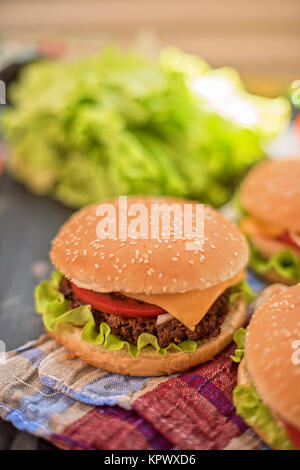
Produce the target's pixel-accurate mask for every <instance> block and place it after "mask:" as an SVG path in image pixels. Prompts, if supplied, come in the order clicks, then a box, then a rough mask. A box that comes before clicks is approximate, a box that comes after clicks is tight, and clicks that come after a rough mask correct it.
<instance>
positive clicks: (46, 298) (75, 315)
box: [34, 271, 200, 357]
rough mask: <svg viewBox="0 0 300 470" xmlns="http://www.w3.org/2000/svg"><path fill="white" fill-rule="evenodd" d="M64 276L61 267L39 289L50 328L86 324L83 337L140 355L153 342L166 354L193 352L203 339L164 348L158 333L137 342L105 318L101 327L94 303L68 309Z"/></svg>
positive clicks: (39, 309)
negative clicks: (115, 329)
mask: <svg viewBox="0 0 300 470" xmlns="http://www.w3.org/2000/svg"><path fill="white" fill-rule="evenodd" d="M61 277H62V275H61V274H60V273H59V272H58V271H54V273H53V274H52V279H50V280H47V281H43V282H41V283H40V284H39V285H38V286H37V287H36V289H35V294H34V295H35V305H36V311H37V313H39V314H41V315H43V322H44V325H45V327H46V328H47V330H49V331H54V330H55V328H56V327H57V325H60V324H64V323H71V324H72V325H75V326H78V327H81V328H82V333H81V337H82V339H83V341H86V342H87V343H92V344H99V345H102V346H103V347H104V348H105V349H108V350H110V351H115V350H119V349H122V348H124V347H126V348H127V350H128V352H129V353H130V354H131V355H132V356H133V357H137V356H138V355H139V353H140V351H141V350H142V349H143V348H145V347H147V346H152V347H153V348H154V349H155V351H156V352H157V353H158V354H162V355H165V354H166V353H167V351H184V352H188V353H193V352H195V350H196V348H197V346H198V344H200V342H196V341H191V340H186V341H182V342H181V343H179V344H174V343H171V344H170V345H169V346H168V347H166V348H161V347H160V346H159V344H158V341H157V338H156V337H155V336H154V335H151V334H149V333H142V334H141V335H140V336H139V337H138V341H137V345H134V344H131V343H129V342H128V341H123V340H122V339H120V338H118V337H117V336H116V335H114V334H112V333H111V330H110V327H109V326H108V325H107V324H106V323H104V322H103V323H101V325H100V328H99V329H97V328H96V325H95V321H94V317H93V315H92V312H91V306H90V305H82V306H80V307H77V308H74V309H72V310H68V304H69V302H68V301H67V300H66V299H65V297H64V296H63V294H62V293H61V292H59V290H58V289H59V282H60V279H61Z"/></svg>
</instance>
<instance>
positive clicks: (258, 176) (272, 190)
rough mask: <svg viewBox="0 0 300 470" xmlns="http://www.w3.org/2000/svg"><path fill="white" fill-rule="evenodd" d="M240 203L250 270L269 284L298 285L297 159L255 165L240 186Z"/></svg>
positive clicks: (299, 181)
mask: <svg viewBox="0 0 300 470" xmlns="http://www.w3.org/2000/svg"><path fill="white" fill-rule="evenodd" d="M240 201H241V205H242V208H243V209H244V210H245V211H246V213H247V214H246V215H245V216H244V217H243V219H242V220H241V223H240V228H241V230H242V231H243V232H244V234H245V235H246V236H247V237H248V239H249V242H250V245H251V256H250V267H251V268H252V269H253V270H254V271H255V272H257V273H258V274H259V275H261V276H262V277H263V278H265V279H267V280H269V281H271V282H277V281H278V282H284V283H285V284H295V283H297V282H299V281H300V158H297V159H296V158H295V159H290V160H281V161H267V162H263V163H261V164H259V165H257V166H256V167H255V168H253V169H252V170H251V171H250V172H249V173H248V175H247V176H246V178H245V180H244V181H243V183H242V186H241V192H240Z"/></svg>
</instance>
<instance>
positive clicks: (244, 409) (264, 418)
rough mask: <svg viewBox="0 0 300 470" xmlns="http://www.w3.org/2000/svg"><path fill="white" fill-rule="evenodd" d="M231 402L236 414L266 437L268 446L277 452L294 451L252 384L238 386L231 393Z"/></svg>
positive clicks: (283, 431)
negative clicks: (277, 450)
mask: <svg viewBox="0 0 300 470" xmlns="http://www.w3.org/2000/svg"><path fill="white" fill-rule="evenodd" d="M233 401H234V405H235V407H236V410H237V413H238V414H239V415H240V416H242V418H243V419H244V420H245V422H246V423H247V424H248V425H249V426H257V427H258V428H259V429H260V430H261V431H262V432H263V433H264V435H265V436H266V438H267V440H268V444H269V445H271V446H272V447H274V448H275V449H279V450H293V449H294V446H293V444H292V443H291V441H290V439H289V437H288V435H287V434H286V432H285V430H284V429H283V428H282V427H281V426H280V425H279V424H278V423H277V421H276V419H275V418H274V416H273V415H272V413H271V411H270V409H269V408H268V407H267V406H266V405H264V403H263V402H262V400H261V398H260V396H259V395H258V393H257V391H256V389H255V387H254V386H253V384H251V385H238V386H237V387H236V388H235V389H234V391H233Z"/></svg>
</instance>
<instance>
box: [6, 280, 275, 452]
mask: <svg viewBox="0 0 300 470" xmlns="http://www.w3.org/2000/svg"><path fill="white" fill-rule="evenodd" d="M251 281H252V282H251V284H252V287H253V288H254V289H258V288H260V287H261V285H260V284H257V281H255V280H254V278H253V279H251ZM233 351H234V345H231V346H229V348H227V350H226V351H224V352H223V353H222V354H220V355H219V356H217V358H216V359H215V360H213V361H210V362H208V363H206V364H203V365H201V366H198V367H196V368H194V369H192V370H190V371H188V372H186V373H182V374H176V375H173V376H170V377H155V378H154V377H150V378H149V377H129V376H123V375H119V374H112V373H108V372H106V371H103V370H99V369H97V368H94V367H92V366H89V365H87V364H85V363H84V362H82V361H81V360H80V359H78V358H71V357H70V356H69V354H68V351H67V350H66V349H65V348H63V347H60V346H59V345H58V344H57V343H56V342H55V341H54V340H53V339H52V338H50V337H49V336H48V335H46V334H45V335H42V336H41V337H40V338H39V339H38V340H36V341H31V342H29V343H27V344H25V345H24V346H23V347H21V348H19V349H17V350H15V351H11V352H9V353H8V354H7V358H6V362H5V364H2V365H0V417H1V418H3V419H5V420H7V421H10V422H11V423H12V424H13V425H14V426H15V427H16V428H18V429H20V430H25V431H27V432H29V433H32V434H35V435H37V436H40V437H43V438H45V439H47V440H49V441H50V442H52V443H53V444H54V445H56V446H57V447H60V448H62V449H91V450H92V449H108V450H116V449H117V450H121V449H124V450H127V449H130V450H132V449H146V450H152V449H155V450H161V449H163V450H169V449H180V450H187V449H192V450H197V449H199V450H200V449H262V448H266V447H265V446H264V445H263V444H262V443H261V441H260V440H259V439H258V438H257V436H256V435H255V434H254V432H253V431H252V430H251V429H249V428H248V427H247V425H246V424H245V423H244V421H243V420H242V418H240V417H239V416H238V415H237V414H236V411H235V407H234V405H233V403H232V391H233V388H234V387H235V385H236V368H237V365H236V364H234V363H232V361H231V359H230V354H232V353H233Z"/></svg>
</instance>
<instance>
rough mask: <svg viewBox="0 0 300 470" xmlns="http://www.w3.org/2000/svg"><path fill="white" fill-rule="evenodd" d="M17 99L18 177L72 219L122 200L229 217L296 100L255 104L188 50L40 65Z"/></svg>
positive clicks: (6, 122) (14, 154)
mask: <svg viewBox="0 0 300 470" xmlns="http://www.w3.org/2000/svg"><path fill="white" fill-rule="evenodd" d="M222 90H223V91H222ZM225 90H227V92H226V91H225ZM8 93H9V97H10V100H11V102H12V103H13V106H12V107H10V108H9V109H7V110H5V113H4V115H3V119H2V123H1V125H2V126H1V127H2V130H3V133H4V138H5V141H6V143H7V149H8V155H9V158H8V162H7V163H8V168H9V170H10V171H11V173H12V174H13V175H14V177H15V178H16V179H18V180H19V181H21V182H22V183H23V184H25V185H26V186H27V187H28V188H29V189H30V190H31V191H33V192H35V193H37V194H41V195H51V196H52V197H54V198H56V199H58V200H60V201H62V202H63V203H65V204H67V205H70V206H72V207H81V206H84V205H86V204H89V203H93V202H95V201H99V200H102V199H106V198H112V197H114V196H116V195H120V194H145V195H166V194H168V195H174V196H178V197H186V198H192V199H198V200H202V201H203V202H208V203H210V204H212V205H214V206H220V205H222V204H224V203H225V202H226V201H227V200H228V199H229V197H230V196H231V194H232V191H233V189H234V187H235V186H236V184H237V183H238V181H239V180H240V178H241V177H242V176H243V174H244V173H245V171H246V170H247V169H248V168H249V167H250V166H251V165H252V164H254V163H255V162H256V161H258V160H260V159H261V158H262V157H263V156H264V151H263V148H264V145H265V143H266V142H267V140H268V139H269V138H270V137H272V136H273V135H275V134H277V133H278V132H279V131H280V130H281V129H282V128H283V127H284V126H285V125H286V123H287V120H288V117H289V105H288V103H287V101H286V100H285V99H283V98H276V99H267V98H262V97H257V96H253V95H250V94H248V93H247V92H246V91H245V90H244V88H243V85H242V83H241V81H240V78H239V77H238V75H237V74H236V73H235V72H234V71H233V70H231V69H228V68H224V69H219V70H213V69H210V67H209V66H208V65H207V64H206V63H205V62H204V61H203V60H202V59H200V58H197V57H195V56H191V55H188V54H184V53H182V52H180V51H179V50H177V49H164V50H162V52H161V53H160V55H159V57H158V58H157V59H155V60H154V59H148V58H145V57H143V56H141V55H140V54H138V53H136V52H121V51H120V50H119V49H118V48H117V47H108V48H106V49H104V50H103V51H102V52H101V54H99V55H98V56H95V57H91V58H83V59H80V60H77V61H75V62H49V61H44V62H40V63H36V64H32V65H29V66H28V67H26V68H25V69H23V73H22V74H21V77H20V79H19V80H18V82H16V83H15V84H13V85H12V86H11V87H10V89H9V90H8Z"/></svg>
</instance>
